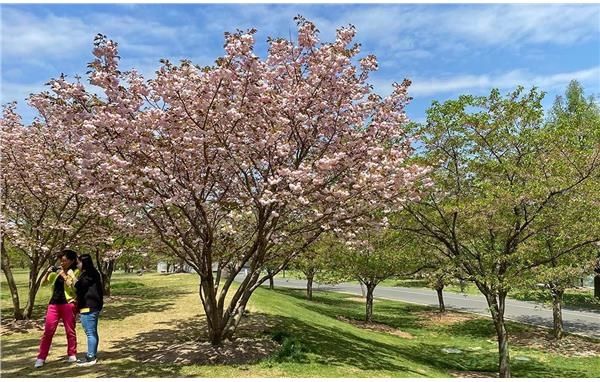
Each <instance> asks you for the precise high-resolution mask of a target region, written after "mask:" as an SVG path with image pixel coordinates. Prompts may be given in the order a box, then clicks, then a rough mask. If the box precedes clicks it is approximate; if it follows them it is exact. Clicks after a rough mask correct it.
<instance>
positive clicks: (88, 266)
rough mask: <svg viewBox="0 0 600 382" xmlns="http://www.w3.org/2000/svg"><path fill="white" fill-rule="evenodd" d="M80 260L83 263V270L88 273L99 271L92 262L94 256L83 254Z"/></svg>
mask: <svg viewBox="0 0 600 382" xmlns="http://www.w3.org/2000/svg"><path fill="white" fill-rule="evenodd" d="M79 260H80V261H81V270H82V271H86V272H87V273H97V272H98V270H97V269H96V267H95V266H94V261H93V260H92V256H90V255H88V254H87V253H86V254H83V255H81V256H79Z"/></svg>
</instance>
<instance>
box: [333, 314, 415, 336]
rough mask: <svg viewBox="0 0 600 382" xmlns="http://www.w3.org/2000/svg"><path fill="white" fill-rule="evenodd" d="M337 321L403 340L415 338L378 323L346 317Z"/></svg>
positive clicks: (340, 317)
mask: <svg viewBox="0 0 600 382" xmlns="http://www.w3.org/2000/svg"><path fill="white" fill-rule="evenodd" d="M336 319H338V320H340V321H343V322H347V323H349V324H351V325H353V326H356V327H358V328H361V329H367V330H373V331H375V332H383V333H388V334H391V335H394V336H398V337H401V338H407V339H411V338H414V336H413V335H412V334H410V333H407V332H403V331H402V330H399V329H396V328H394V327H392V326H389V325H385V324H380V323H377V322H371V323H367V322H364V321H358V320H353V319H351V318H347V317H344V316H337V317H336Z"/></svg>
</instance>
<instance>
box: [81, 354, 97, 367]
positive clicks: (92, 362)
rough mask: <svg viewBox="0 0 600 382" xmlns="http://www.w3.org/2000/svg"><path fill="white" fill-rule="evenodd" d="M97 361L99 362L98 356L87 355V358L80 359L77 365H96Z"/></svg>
mask: <svg viewBox="0 0 600 382" xmlns="http://www.w3.org/2000/svg"><path fill="white" fill-rule="evenodd" d="M96 362H98V359H97V358H96V357H93V358H88V357H87V356H86V357H85V359H78V360H77V363H76V365H77V366H92V365H95V364H96Z"/></svg>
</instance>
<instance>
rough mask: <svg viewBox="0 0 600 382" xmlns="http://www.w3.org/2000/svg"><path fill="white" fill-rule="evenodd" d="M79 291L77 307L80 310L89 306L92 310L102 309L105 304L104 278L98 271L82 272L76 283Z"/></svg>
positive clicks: (76, 289)
mask: <svg viewBox="0 0 600 382" xmlns="http://www.w3.org/2000/svg"><path fill="white" fill-rule="evenodd" d="M75 292H76V293H77V308H78V309H79V310H81V309H84V308H89V309H90V312H98V311H101V310H102V306H103V305H104V290H103V288H102V278H101V277H100V274H99V273H98V271H95V272H82V273H81V276H79V280H77V282H76V283H75Z"/></svg>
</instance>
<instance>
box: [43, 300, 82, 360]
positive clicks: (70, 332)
mask: <svg viewBox="0 0 600 382" xmlns="http://www.w3.org/2000/svg"><path fill="white" fill-rule="evenodd" d="M76 316H77V306H76V304H74V303H73V304H58V305H54V304H51V305H48V310H47V311H46V323H45V325H44V334H43V335H42V340H41V342H40V352H39V354H38V358H39V359H46V357H48V352H49V351H50V345H52V337H54V332H56V328H57V327H58V323H59V321H60V320H61V319H62V321H63V324H64V326H65V332H66V333H67V355H68V356H72V355H77V335H76V334H75V317H76Z"/></svg>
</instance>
